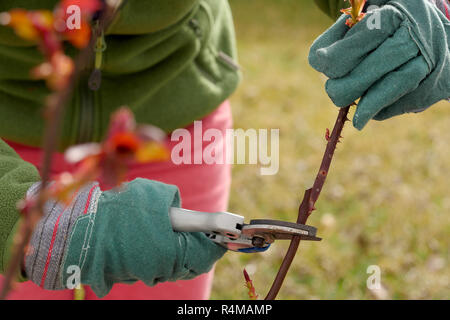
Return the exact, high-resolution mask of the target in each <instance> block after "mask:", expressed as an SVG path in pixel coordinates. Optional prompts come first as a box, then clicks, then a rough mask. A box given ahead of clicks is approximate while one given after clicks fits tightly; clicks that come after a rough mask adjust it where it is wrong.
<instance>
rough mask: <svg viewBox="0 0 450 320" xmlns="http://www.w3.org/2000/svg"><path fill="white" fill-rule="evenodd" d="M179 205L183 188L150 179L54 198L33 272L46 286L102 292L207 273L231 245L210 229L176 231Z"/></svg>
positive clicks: (29, 264)
mask: <svg viewBox="0 0 450 320" xmlns="http://www.w3.org/2000/svg"><path fill="white" fill-rule="evenodd" d="M38 187H39V186H38V185H34V186H33V187H32V188H31V189H30V190H29V192H28V194H29V196H32V195H33V194H34V193H35V192H36V190H37V189H38ZM173 206H180V196H179V193H178V189H177V187H176V186H173V185H167V184H163V183H160V182H156V181H151V180H146V179H136V180H134V181H132V182H130V183H127V184H125V185H124V186H123V187H122V188H121V189H120V190H119V191H106V192H101V191H100V188H99V187H98V184H96V183H94V184H91V185H89V186H87V187H85V188H83V189H82V190H81V191H79V192H78V193H77V195H76V197H75V199H74V200H73V201H72V203H71V204H70V206H68V207H67V206H63V205H61V204H59V203H54V202H48V203H47V204H46V209H45V210H46V215H45V217H44V218H43V219H42V220H41V221H40V222H39V224H38V225H37V227H36V229H35V231H34V232H33V236H32V239H31V242H30V247H31V250H28V251H29V252H28V254H27V255H26V256H25V270H26V274H27V276H28V278H29V279H30V280H32V281H33V282H34V283H36V284H38V285H40V286H41V287H43V288H45V289H49V290H58V289H66V288H69V289H73V288H74V287H76V286H77V285H78V284H80V282H81V284H86V285H89V286H91V288H92V290H93V291H94V292H95V293H96V295H97V296H99V297H103V296H105V295H106V294H107V293H108V292H109V291H110V290H111V288H112V286H113V285H114V284H115V283H119V282H122V283H133V282H135V281H137V280H142V281H143V282H144V283H146V284H147V285H149V286H153V285H155V284H157V283H159V282H164V281H175V280H180V279H192V278H194V277H196V276H198V275H200V274H202V273H205V272H208V271H209V270H211V268H212V266H213V264H214V262H215V261H216V260H218V259H219V258H221V257H222V256H223V254H224V253H225V252H226V249H224V248H222V247H221V246H219V245H217V244H215V243H214V242H212V241H211V240H209V239H208V238H207V237H206V236H205V234H203V233H184V232H174V231H173V230H172V225H171V223H170V219H169V208H170V207H173Z"/></svg>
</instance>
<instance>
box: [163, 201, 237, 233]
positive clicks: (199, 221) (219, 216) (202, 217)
mask: <svg viewBox="0 0 450 320" xmlns="http://www.w3.org/2000/svg"><path fill="white" fill-rule="evenodd" d="M169 216H170V221H171V223H172V227H173V229H174V230H175V231H180V232H205V233H210V234H216V235H223V236H226V237H228V238H239V236H240V234H241V228H242V226H243V224H244V217H243V216H239V215H237V214H234V213H229V212H201V211H193V210H187V209H182V208H175V207H172V208H170V210H169Z"/></svg>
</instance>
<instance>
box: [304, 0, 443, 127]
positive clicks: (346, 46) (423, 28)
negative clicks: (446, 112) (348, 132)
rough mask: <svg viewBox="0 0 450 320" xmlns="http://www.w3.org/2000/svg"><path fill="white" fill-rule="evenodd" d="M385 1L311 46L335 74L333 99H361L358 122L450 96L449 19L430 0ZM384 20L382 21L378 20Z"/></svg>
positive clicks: (322, 67) (316, 63) (329, 87)
mask: <svg viewBox="0 0 450 320" xmlns="http://www.w3.org/2000/svg"><path fill="white" fill-rule="evenodd" d="M368 4H369V5H371V4H376V5H382V7H381V8H380V9H377V10H374V11H372V12H370V13H368V14H367V15H366V17H365V18H364V19H363V20H362V21H361V22H360V23H358V24H357V25H355V26H354V27H353V28H351V29H349V28H348V27H347V26H346V25H345V21H346V19H347V18H348V16H345V15H343V16H341V17H340V18H339V19H338V21H337V22H336V23H335V24H334V25H333V26H332V27H331V28H330V29H328V30H327V31H326V32H325V33H324V34H323V35H321V36H320V37H319V38H318V39H317V40H316V41H315V42H314V43H313V45H312V47H311V51H310V54H309V62H310V64H311V66H312V67H313V68H315V69H316V70H318V71H320V72H322V73H324V74H325V75H326V76H328V77H329V78H330V79H329V80H328V81H327V83H326V91H327V93H328V95H329V96H330V98H331V99H332V101H333V102H334V104H336V105H337V106H339V107H345V106H347V105H349V104H350V103H352V102H353V101H355V100H357V99H358V98H361V100H360V101H359V104H358V107H357V110H356V113H355V116H354V118H353V125H354V126H355V127H356V128H357V129H360V130H361V129H362V128H363V127H364V126H365V125H366V123H367V122H368V121H369V120H370V119H372V118H373V119H376V120H384V119H387V118H390V117H393V116H396V115H399V114H403V113H406V112H419V111H423V110H424V109H426V108H428V107H429V106H431V105H433V104H435V103H436V102H438V101H440V100H443V99H447V98H449V97H450V50H449V45H450V21H449V20H448V19H447V18H446V17H445V15H444V14H442V12H441V11H439V9H438V8H437V7H436V6H435V5H434V4H433V3H431V2H429V1H428V0H414V1H411V0H393V1H386V0H372V1H369V2H368ZM378 18H379V19H380V20H379V24H378V25H377V23H376V22H377V20H376V19H378Z"/></svg>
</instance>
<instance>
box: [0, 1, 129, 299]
mask: <svg viewBox="0 0 450 320" xmlns="http://www.w3.org/2000/svg"><path fill="white" fill-rule="evenodd" d="M120 3H121V1H106V5H105V6H104V8H103V10H102V12H101V14H100V17H99V19H98V25H99V27H100V29H99V30H106V28H107V27H108V26H109V24H110V23H111V22H112V20H113V19H114V17H115V15H116V13H117V9H118V6H119V5H120ZM96 36H98V35H96V34H94V35H93V36H92V37H91V39H90V41H89V44H88V46H87V47H86V48H84V49H83V50H82V51H81V52H80V53H79V55H78V57H77V59H76V61H75V69H74V71H73V72H72V74H71V75H70V78H69V83H68V85H67V86H65V87H64V88H63V89H62V90H60V91H57V92H55V93H54V94H52V95H51V96H50V97H49V98H48V99H47V101H46V103H47V105H46V107H45V112H46V114H45V119H46V126H45V132H44V137H43V159H42V164H41V181H42V185H41V188H40V190H41V192H39V194H38V195H37V201H36V202H35V204H34V206H33V207H32V208H30V210H28V212H27V213H26V215H25V216H24V218H23V219H22V222H21V224H20V227H19V230H18V232H17V233H16V236H15V238H14V245H13V251H12V252H13V254H12V257H11V259H10V261H9V264H8V268H7V270H6V272H5V277H4V280H3V285H2V288H1V292H0V300H3V299H5V298H6V296H7V295H8V293H9V291H10V290H11V289H12V286H13V282H14V279H15V278H16V276H17V274H18V272H19V270H20V269H21V264H22V259H23V255H24V251H25V249H26V246H27V244H28V242H29V240H30V238H31V235H32V233H33V230H34V227H35V225H36V223H37V222H38V221H39V220H40V218H41V217H42V214H43V207H44V204H45V201H46V197H45V195H44V192H42V191H43V190H45V187H46V185H47V184H48V181H49V178H50V171H51V165H52V155H53V152H54V151H55V149H56V147H57V144H58V142H59V139H58V137H59V133H60V129H61V125H62V116H63V114H64V108H65V106H66V103H67V101H68V100H69V98H70V95H71V93H72V91H73V89H74V87H75V84H76V83H77V81H78V79H79V77H80V74H81V72H82V71H83V70H84V69H85V68H86V67H87V66H89V64H90V62H91V61H92V57H93V54H94V46H95V43H96Z"/></svg>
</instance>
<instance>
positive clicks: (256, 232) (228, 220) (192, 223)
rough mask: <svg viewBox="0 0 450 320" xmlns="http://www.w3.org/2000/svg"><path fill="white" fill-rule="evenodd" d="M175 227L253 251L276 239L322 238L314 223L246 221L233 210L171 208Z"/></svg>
mask: <svg viewBox="0 0 450 320" xmlns="http://www.w3.org/2000/svg"><path fill="white" fill-rule="evenodd" d="M169 216H170V220H171V223H172V227H173V229H174V230H175V231H179V232H204V233H206V234H207V235H208V237H209V238H210V239H211V240H212V241H214V242H216V243H218V244H220V245H222V246H224V247H225V248H227V249H228V250H232V251H238V252H245V253H252V252H262V251H266V250H267V249H268V248H269V247H270V245H271V244H272V243H273V242H274V241H275V240H290V239H292V237H294V236H299V237H300V239H301V240H311V241H320V240H322V239H321V238H318V237H316V232H317V229H316V228H315V227H312V226H308V225H304V224H299V223H292V222H287V221H280V220H271V219H256V220H251V221H250V223H248V224H246V223H244V217H243V216H240V215H237V214H234V213H230V212H201V211H193V210H187V209H182V208H175V207H172V208H170V211H169Z"/></svg>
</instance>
